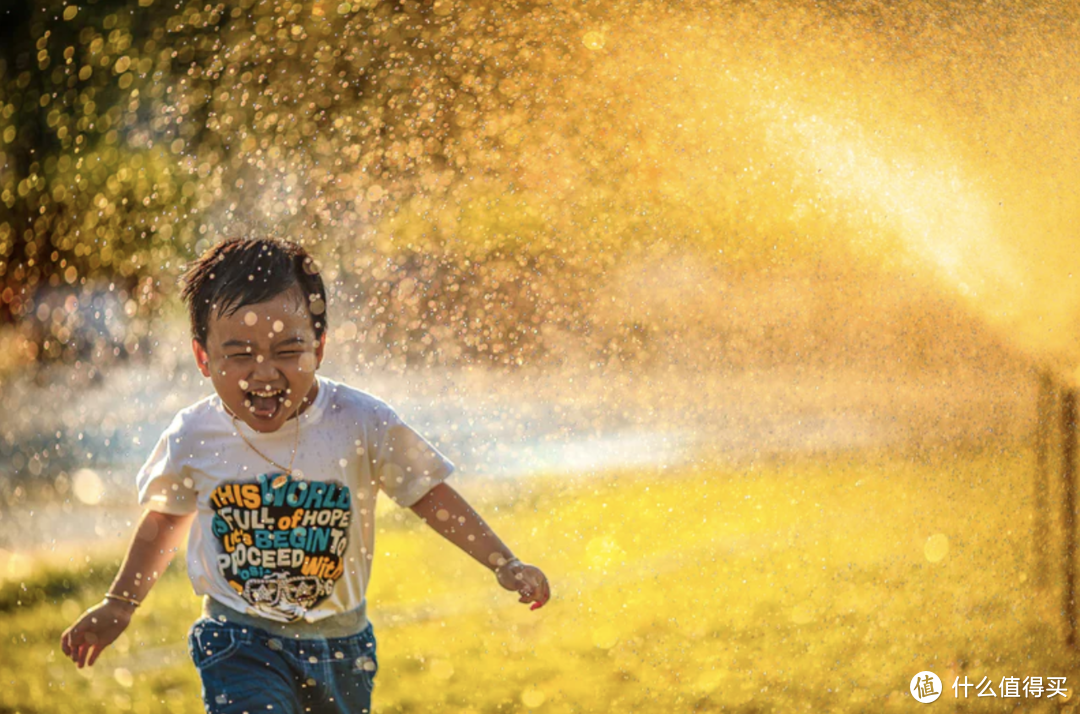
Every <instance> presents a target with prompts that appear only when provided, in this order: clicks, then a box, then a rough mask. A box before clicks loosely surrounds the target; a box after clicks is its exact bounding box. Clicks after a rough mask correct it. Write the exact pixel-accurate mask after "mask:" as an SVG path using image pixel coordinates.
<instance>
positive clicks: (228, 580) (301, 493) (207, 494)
mask: <svg viewBox="0 0 1080 714" xmlns="http://www.w3.org/2000/svg"><path fill="white" fill-rule="evenodd" d="M318 380H319V393H318V395H317V396H316V398H315V402H314V404H312V405H311V406H309V407H308V408H307V409H306V410H305V411H304V413H303V414H301V415H300V417H299V419H300V427H299V428H300V435H299V446H298V447H297V448H296V458H295V462H294V465H293V477H292V478H289V477H287V476H285V475H284V473H283V471H284V470H283V469H279V468H277V467H275V466H273V465H272V464H270V463H269V462H268V461H267V460H266V459H265V458H263V457H262V456H260V455H259V454H257V453H256V452H255V450H254V449H252V448H251V446H249V445H248V444H246V443H244V440H243V439H241V438H240V436H239V435H238V434H237V429H240V430H242V431H243V434H244V436H245V437H246V438H247V440H248V441H250V442H251V444H252V445H253V446H254V447H255V449H258V450H259V451H261V452H262V453H263V454H265V455H266V456H267V457H269V458H271V459H273V460H274V461H276V462H277V463H279V464H285V465H288V464H289V460H290V457H291V455H292V452H293V445H294V444H295V443H296V425H295V422H293V421H289V422H287V423H286V424H285V426H283V427H281V428H280V429H278V430H277V431H276V432H272V433H269V434H264V433H261V432H257V431H255V430H253V429H251V428H250V427H249V426H247V425H246V424H244V423H243V422H239V421H237V422H234V421H233V419H232V418H231V417H230V416H229V414H228V413H227V412H226V411H225V409H224V407H223V406H222V403H221V399H220V397H218V396H217V395H216V394H215V395H213V396H210V397H207V398H206V399H203V400H202V401H200V402H198V403H196V404H194V405H192V406H190V407H188V408H186V409H184V410H182V411H181V412H180V413H179V414H177V415H176V418H175V419H173V421H172V423H171V424H170V425H169V427H168V428H167V429H166V430H165V432H164V433H163V434H162V435H161V438H160V439H159V440H158V443H157V445H156V446H155V447H154V452H153V454H151V456H150V458H149V459H148V460H147V462H146V463H145V464H144V465H143V467H142V468H141V469H140V470H139V474H138V476H137V477H136V480H137V483H138V488H139V503H140V504H141V505H143V506H145V507H147V508H149V509H151V510H154V511H161V512H163V513H171V514H178V515H179V514H186V513H191V512H192V511H195V512H197V514H198V515H197V517H196V519H195V521H194V524H193V525H192V529H191V534H190V536H189V538H188V554H187V564H188V574H189V576H190V577H191V583H192V585H193V586H194V588H195V592H196V593H197V594H199V595H209V596H210V597H212V598H214V599H215V600H217V601H218V602H220V603H222V604H224V605H227V606H228V607H230V608H232V609H233V610H237V611H239V612H242V613H246V614H249V615H255V616H259V617H263V618H267V619H269V620H273V621H276V622H296V621H299V620H300V619H301V618H302V619H303V620H305V621H307V622H317V621H319V620H322V619H324V618H328V617H331V616H333V615H337V614H340V613H344V612H348V611H352V610H355V609H356V608H359V607H361V606H363V605H364V604H365V603H364V592H365V590H366V589H367V584H368V579H369V577H370V575H371V559H372V556H373V555H374V553H375V522H374V517H375V499H376V496H377V495H378V491H379V489H382V490H383V491H385V492H386V494H387V495H389V496H390V498H392V499H393V500H394V501H395V502H396V503H398V504H399V505H401V506H406V507H407V506H411V505H413V504H414V503H416V502H417V501H419V500H420V498H421V497H423V496H424V494H426V493H427V492H428V491H429V490H430V489H431V488H432V487H433V486H435V485H436V484H438V483H440V482H442V481H443V480H445V479H446V477H447V476H449V475H450V473H451V472H452V471H453V469H454V465H453V464H452V463H450V461H448V460H447V459H446V457H444V456H443V455H442V454H440V453H439V452H438V451H437V450H436V449H435V447H433V446H432V445H431V444H429V443H428V442H427V441H425V440H424V439H423V437H421V436H420V435H419V434H417V433H416V432H415V431H413V430H412V428H410V427H409V426H408V425H407V424H405V422H403V421H402V420H401V418H400V417H399V416H398V415H397V414H396V413H395V412H394V410H393V409H391V408H390V407H389V406H387V405H386V404H385V403H384V402H382V401H381V400H379V399H377V398H376V397H373V396H371V395H370V394H367V393H365V392H362V391H360V390H358V389H354V388H352V387H349V386H348V385H345V384H341V383H339V382H334V381H332V380H329V379H325V378H323V377H319V378H318Z"/></svg>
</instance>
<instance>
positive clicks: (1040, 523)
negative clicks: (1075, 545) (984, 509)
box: [1031, 370, 1054, 588]
mask: <svg viewBox="0 0 1080 714" xmlns="http://www.w3.org/2000/svg"><path fill="white" fill-rule="evenodd" d="M1053 421H1054V378H1053V375H1051V373H1050V372H1049V371H1048V370H1044V371H1042V372H1040V373H1039V396H1038V402H1037V404H1036V419H1035V493H1034V497H1035V505H1034V508H1033V509H1032V531H1031V540H1032V548H1033V550H1034V551H1035V557H1034V558H1033V559H1032V565H1033V566H1034V567H1035V572H1034V573H1033V576H1034V577H1033V578H1032V580H1033V581H1034V583H1035V585H1036V586H1037V587H1040V588H1043V587H1046V585H1047V580H1048V577H1049V570H1050V569H1049V568H1048V567H1047V566H1048V563H1047V562H1046V553H1047V546H1048V544H1049V542H1050V528H1049V527H1048V524H1049V520H1050V513H1049V507H1048V503H1049V500H1050V499H1049V496H1048V493H1047V492H1048V491H1049V487H1050V434H1051V425H1052V424H1053Z"/></svg>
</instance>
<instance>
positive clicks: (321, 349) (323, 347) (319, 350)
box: [315, 332, 326, 369]
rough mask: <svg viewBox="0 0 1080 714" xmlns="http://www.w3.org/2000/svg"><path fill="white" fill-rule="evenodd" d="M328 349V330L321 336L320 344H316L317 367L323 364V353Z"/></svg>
mask: <svg viewBox="0 0 1080 714" xmlns="http://www.w3.org/2000/svg"><path fill="white" fill-rule="evenodd" d="M325 351H326V332H323V333H322V337H320V338H319V344H317V345H315V369H318V368H319V367H321V366H322V358H323V353H324V352H325Z"/></svg>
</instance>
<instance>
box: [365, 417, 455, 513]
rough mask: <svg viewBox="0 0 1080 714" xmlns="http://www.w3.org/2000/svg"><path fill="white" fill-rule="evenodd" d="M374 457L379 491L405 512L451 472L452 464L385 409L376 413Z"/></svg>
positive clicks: (399, 418) (401, 420)
mask: <svg viewBox="0 0 1080 714" xmlns="http://www.w3.org/2000/svg"><path fill="white" fill-rule="evenodd" d="M377 416H378V425H377V439H376V442H377V447H376V449H375V454H374V464H373V465H374V467H375V474H376V477H377V478H378V482H379V488H381V489H382V490H383V491H384V492H385V493H386V495H388V496H389V497H390V498H392V499H393V500H394V502H395V503H397V504H398V505H399V506H402V507H405V508H408V507H409V506H412V505H413V504H415V503H416V502H417V501H419V500H420V499H421V498H423V497H424V494H426V493H427V492H428V491H430V490H431V489H432V488H433V487H434V486H436V485H437V484H440V483H442V482H443V481H445V480H446V478H447V477H448V476H449V475H450V474H451V473H452V472H453V470H454V464H453V463H451V462H450V460H449V459H447V458H446V457H445V456H443V455H442V454H440V453H439V450H438V449H436V448H435V447H434V446H432V445H431V444H430V443H429V442H428V441H427V440H426V439H424V437H422V436H420V434H418V433H416V431H415V430H414V429H413V428H412V427H411V426H409V425H408V424H406V423H405V421H404V420H403V419H402V418H401V417H400V416H398V414H397V412H395V411H394V410H393V409H391V408H390V407H388V406H386V405H381V406H380V407H379V409H378V410H377Z"/></svg>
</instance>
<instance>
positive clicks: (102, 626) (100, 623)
mask: <svg viewBox="0 0 1080 714" xmlns="http://www.w3.org/2000/svg"><path fill="white" fill-rule="evenodd" d="M134 612H135V608H134V607H132V606H131V605H130V604H128V603H125V602H119V601H116V600H102V601H101V602H100V603H98V604H97V605H94V606H93V607H92V608H90V609H89V610H87V611H86V612H84V613H83V615H82V617H80V618H79V619H78V620H77V621H76V622H75V624H74V625H72V626H71V627H69V628H67V629H66V630H64V634H63V635H61V636H60V647H61V649H63V650H64V654H65V655H67V656H68V657H70V658H71V661H72V662H74V663H75V664H77V665H78V666H79V669H82V667H83V665H90V666H93V664H94V662H96V661H97V658H98V655H100V654H101V651H102V650H103V649H105V648H106V647H108V646H109V645H111V644H112V643H113V642H114V641H115V640H116V638H117V637H119V636H120V634H121V633H122V632H123V631H124V630H126V629H127V626H128V624H129V623H130V622H131V615H132V613H134ZM91 651H93V654H91ZM88 658H89V659H88Z"/></svg>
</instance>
